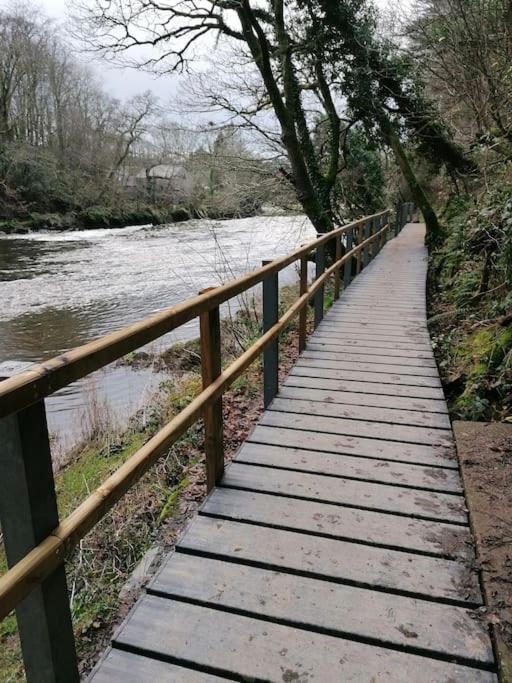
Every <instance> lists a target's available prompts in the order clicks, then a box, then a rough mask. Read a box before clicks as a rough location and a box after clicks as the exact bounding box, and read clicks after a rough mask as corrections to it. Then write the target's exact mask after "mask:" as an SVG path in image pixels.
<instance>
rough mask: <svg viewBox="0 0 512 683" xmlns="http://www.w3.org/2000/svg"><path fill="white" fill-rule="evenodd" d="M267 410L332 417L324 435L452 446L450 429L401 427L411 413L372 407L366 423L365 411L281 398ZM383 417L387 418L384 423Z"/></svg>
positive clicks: (406, 425)
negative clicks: (399, 416)
mask: <svg viewBox="0 0 512 683" xmlns="http://www.w3.org/2000/svg"><path fill="white" fill-rule="evenodd" d="M270 410H271V411H277V412H282V413H291V414H295V415H306V416H319V417H325V418H332V419H333V420H334V421H335V425H334V426H333V427H332V428H331V427H327V428H325V431H326V432H331V431H333V429H335V430H336V432H337V433H338V431H339V433H342V434H352V435H354V436H355V435H359V436H370V437H374V438H376V439H391V440H394V441H402V442H404V443H406V442H409V443H422V444H432V445H439V446H449V447H450V446H453V436H452V433H451V430H450V429H446V428H444V429H439V428H433V427H426V426H423V425H409V424H406V423H405V424H404V422H405V420H407V419H409V420H411V419H412V418H411V417H410V414H409V415H407V412H406V411H395V413H390V412H388V413H385V412H384V411H382V412H381V413H380V414H379V411H378V409H375V408H374V409H373V411H374V412H371V411H372V409H371V408H369V409H368V411H370V415H371V416H372V417H373V418H374V419H373V420H365V419H364V411H363V410H361V411H358V410H357V408H354V409H353V410H352V411H349V410H346V409H345V406H343V405H340V404H337V403H331V402H328V401H325V402H321V401H308V400H307V399H294V398H285V397H283V396H281V395H279V396H277V397H276V398H275V399H274V400H273V401H272V404H271V405H270ZM399 412H403V413H405V415H404V416H403V419H402V420H400V421H398V420H399V418H397V417H396V413H399ZM379 417H381V418H382V419H381V420H380V421H378V418H379ZM385 417H387V418H388V419H387V420H386V419H385ZM393 420H395V421H393ZM320 424H322V429H323V428H324V426H325V425H327V424H328V423H327V422H326V421H321V423H320Z"/></svg>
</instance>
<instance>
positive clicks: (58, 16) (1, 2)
mask: <svg viewBox="0 0 512 683" xmlns="http://www.w3.org/2000/svg"><path fill="white" fill-rule="evenodd" d="M410 1H411V0H402V2H405V3H407V4H408V3H409V2H410ZM376 2H377V5H378V6H380V7H383V8H385V7H386V6H388V5H389V6H394V7H396V6H397V4H398V2H400V0H398V2H397V0H376ZM8 5H11V6H12V0H0V7H6V6H8ZM31 6H32V7H37V6H39V7H40V8H41V10H42V12H43V13H44V14H45V15H46V16H47V17H48V18H51V19H54V20H55V21H56V22H58V23H60V24H65V22H66V21H67V20H68V19H67V14H68V8H69V6H70V0H33V2H31ZM78 58H79V59H80V56H79V55H78ZM81 58H82V59H84V58H83V57H81ZM84 61H86V63H87V64H88V65H89V66H90V67H91V68H92V69H93V70H94V72H95V73H96V75H97V77H98V78H99V79H100V80H101V83H102V84H103V87H104V88H105V90H106V91H107V92H108V93H110V94H111V95H112V96H113V97H118V98H120V99H127V98H129V97H132V96H133V95H136V94H138V93H141V92H144V91H145V90H151V91H153V92H154V93H155V95H157V97H159V98H160V99H161V100H162V101H164V102H168V101H169V100H170V99H172V97H173V95H174V94H175V93H176V91H177V89H178V87H179V83H180V77H179V76H170V75H169V76H160V77H158V78H155V77H154V76H152V75H151V74H149V73H145V72H141V71H137V70H135V69H128V68H124V69H123V68H119V67H114V66H111V65H109V64H108V63H105V61H104V60H102V61H101V62H100V61H99V60H98V61H96V62H94V61H92V60H91V58H90V55H87V58H86V60H84Z"/></svg>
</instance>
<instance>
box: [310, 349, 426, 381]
mask: <svg viewBox="0 0 512 683" xmlns="http://www.w3.org/2000/svg"><path fill="white" fill-rule="evenodd" d="M300 359H301V364H302V361H304V364H305V365H306V364H307V365H317V366H318V367H324V368H335V369H336V370H356V371H357V372H385V373H390V374H397V373H399V374H400V375H411V376H419V377H436V378H437V377H438V376H439V375H438V372H437V367H428V366H427V365H402V364H401V363H399V362H398V363H397V362H395V363H393V362H391V363H388V362H380V363H379V362H376V361H374V360H372V361H368V359H365V360H354V359H352V360H351V359H347V358H345V357H344V356H343V355H340V354H333V353H330V354H329V353H325V352H321V351H313V350H311V349H308V350H307V351H304V353H302V354H301V356H300ZM310 361H311V362H310Z"/></svg>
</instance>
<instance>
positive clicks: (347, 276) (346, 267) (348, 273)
mask: <svg viewBox="0 0 512 683" xmlns="http://www.w3.org/2000/svg"><path fill="white" fill-rule="evenodd" d="M346 234H347V244H346V253H347V254H348V252H349V251H350V250H351V249H352V244H353V242H354V228H350V230H348V231H347V233H346ZM352 263H353V256H351V257H350V258H349V259H347V260H346V261H345V263H344V264H343V289H346V288H347V287H348V286H349V284H350V281H351V280H352Z"/></svg>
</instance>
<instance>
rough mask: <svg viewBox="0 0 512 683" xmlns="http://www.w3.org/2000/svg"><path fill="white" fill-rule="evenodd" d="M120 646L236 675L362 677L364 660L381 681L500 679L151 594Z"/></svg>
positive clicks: (368, 672)
mask: <svg viewBox="0 0 512 683" xmlns="http://www.w3.org/2000/svg"><path fill="white" fill-rule="evenodd" d="M117 646H118V647H123V648H125V649H132V648H134V649H137V650H139V651H143V652H148V653H152V654H153V655H155V656H156V657H158V658H161V659H164V660H166V659H167V660H171V661H179V662H182V663H186V664H189V665H192V666H194V667H197V668H203V669H207V670H210V671H212V672H215V673H220V674H221V675H222V673H225V674H226V675H230V676H232V677H233V676H234V677H236V680H240V679H249V680H256V681H297V682H298V683H305V682H306V681H308V680H313V678H312V677H313V676H314V679H315V680H317V681H332V680H342V681H344V682H349V681H353V682H354V683H355V682H356V681H357V682H358V683H359V682H360V681H361V666H362V663H363V662H364V667H365V680H369V681H370V680H372V679H373V680H375V681H379V683H380V682H381V681H393V682H394V683H395V682H396V681H404V683H405V682H407V683H410V681H415V683H427V681H428V683H431V682H432V681H441V680H442V681H468V680H471V681H472V682H474V683H477V682H478V683H490V682H491V681H492V682H494V681H496V677H495V675H494V674H492V673H490V672H486V671H480V670H478V669H474V668H469V667H465V666H462V665H458V664H452V663H449V662H442V661H436V660H431V659H427V658H424V657H419V656H417V655H412V654H409V653H404V652H396V651H393V650H388V649H386V648H381V647H374V646H372V645H367V644H365V643H357V642H354V641H349V640H344V639H342V638H336V637H334V636H328V635H323V634H318V633H311V632H308V631H304V630H301V629H298V628H292V627H289V626H283V625H281V624H274V623H270V622H267V621H262V620H260V619H255V618H253V617H246V616H241V615H238V614H230V613H228V612H224V611H221V610H216V609H211V608H209V607H203V606H199V605H191V604H187V603H183V602H178V601H173V600H168V599H165V598H161V597H157V596H153V595H148V596H147V597H145V598H144V599H143V600H141V602H140V603H139V605H138V606H137V609H136V610H135V611H134V612H133V613H132V615H131V617H130V618H128V620H127V621H126V623H125V625H124V627H123V628H122V629H121V631H120V633H119V635H118V637H117ZM249 653H250V655H249ZM168 680H172V679H168Z"/></svg>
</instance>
